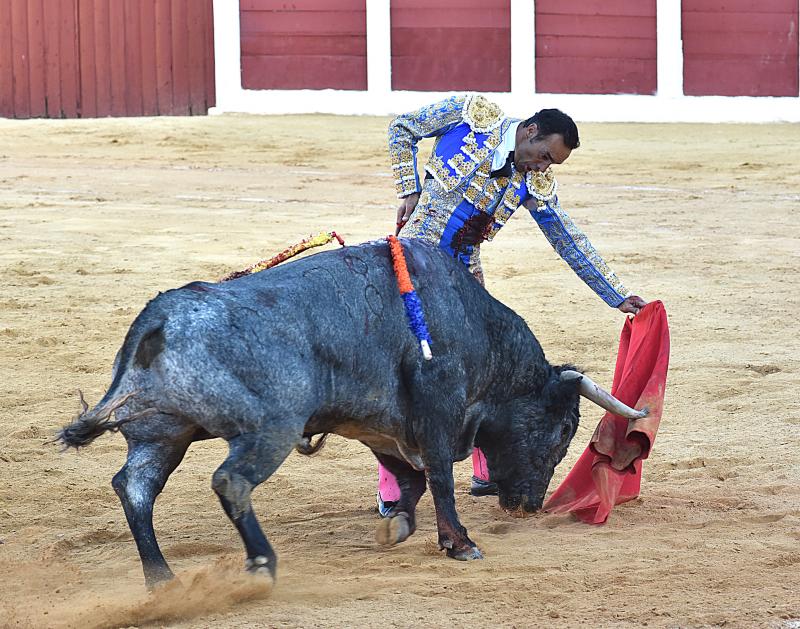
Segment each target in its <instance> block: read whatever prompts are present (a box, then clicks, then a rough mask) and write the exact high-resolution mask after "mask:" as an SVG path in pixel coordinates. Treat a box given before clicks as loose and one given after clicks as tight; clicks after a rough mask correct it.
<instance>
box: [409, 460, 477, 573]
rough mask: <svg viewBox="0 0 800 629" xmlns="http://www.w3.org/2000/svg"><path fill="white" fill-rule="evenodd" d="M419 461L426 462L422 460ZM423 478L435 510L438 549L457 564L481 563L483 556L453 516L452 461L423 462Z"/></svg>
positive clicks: (454, 503) (454, 508)
mask: <svg viewBox="0 0 800 629" xmlns="http://www.w3.org/2000/svg"><path fill="white" fill-rule="evenodd" d="M423 458H426V457H424V456H423ZM425 475H426V477H427V479H428V487H430V490H431V495H432V496H433V505H434V507H435V508H436V527H437V529H438V530H439V548H440V549H444V550H445V551H446V552H447V556H448V557H450V558H452V559H458V560H459V561H468V560H470V559H483V554H482V553H481V551H480V550H479V549H478V547H477V546H476V545H475V542H473V541H472V540H471V539H470V538H469V536H468V535H467V529H465V528H464V527H463V526H462V524H461V522H460V521H459V519H458V513H457V512H456V499H455V484H454V482H453V461H452V458H449V459H443V458H441V457H437V458H434V459H432V460H431V459H428V460H426V461H425Z"/></svg>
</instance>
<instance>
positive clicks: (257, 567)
mask: <svg viewBox="0 0 800 629" xmlns="http://www.w3.org/2000/svg"><path fill="white" fill-rule="evenodd" d="M244 567H245V570H247V572H249V573H250V574H252V575H253V576H255V577H259V578H263V579H265V580H267V581H269V582H270V584H272V583H274V582H275V562H274V561H273V562H270V560H269V558H268V557H264V555H258V556H257V557H253V558H252V559H248V560H247V561H245V562H244Z"/></svg>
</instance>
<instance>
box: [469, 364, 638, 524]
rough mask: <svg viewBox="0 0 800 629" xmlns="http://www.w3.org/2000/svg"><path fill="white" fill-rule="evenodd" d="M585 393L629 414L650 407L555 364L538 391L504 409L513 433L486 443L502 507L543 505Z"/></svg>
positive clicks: (514, 511) (517, 509) (518, 509)
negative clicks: (631, 404)
mask: <svg viewBox="0 0 800 629" xmlns="http://www.w3.org/2000/svg"><path fill="white" fill-rule="evenodd" d="M580 396H583V397H586V398H587V399H590V400H591V401H593V402H595V403H596V404H598V405H600V406H601V407H603V408H604V409H606V410H608V411H610V412H612V413H614V414H616V415H620V416H622V417H626V418H629V419H638V418H641V417H644V416H645V415H647V409H644V410H642V411H637V410H634V409H632V408H630V407H628V406H626V405H625V404H623V403H622V402H620V401H619V400H617V399H616V398H614V397H613V396H611V395H610V394H609V393H607V392H606V391H604V390H603V389H602V388H600V387H599V386H598V385H596V384H595V383H594V382H592V381H591V380H590V379H589V378H588V377H586V376H584V375H583V374H581V373H580V372H578V371H575V370H574V369H573V368H572V367H571V366H564V367H555V368H554V369H553V372H552V374H551V376H550V377H549V379H548V380H547V382H545V384H544V386H543V387H542V388H541V389H540V390H539V391H538V392H537V393H536V394H533V395H530V396H523V397H520V398H518V399H517V400H515V401H514V402H512V404H511V407H510V408H508V409H505V410H507V411H509V417H510V425H507V426H506V429H507V430H508V433H507V434H505V435H499V434H498V435H496V437H499V441H497V440H495V438H494V437H495V436H494V435H492V436H489V439H490V440H491V441H492V442H494V443H493V445H494V446H495V447H486V448H484V452H485V454H486V457H487V461H488V464H489V470H490V473H491V479H492V480H493V481H494V482H496V483H497V486H498V490H499V494H500V506H501V507H502V508H503V509H505V510H506V511H507V512H509V513H510V514H511V515H514V516H524V515H527V514H528V513H532V512H534V511H537V510H538V509H540V508H541V506H542V502H543V501H544V495H545V492H546V491H547V486H548V485H549V484H550V480H551V479H552V478H553V473H554V471H555V468H556V465H558V464H559V462H560V461H561V459H563V458H564V455H565V454H566V453H567V447H568V446H569V443H570V441H572V438H573V437H574V436H575V431H576V430H577V429H578V419H579V416H580V413H579V408H578V407H579V401H580ZM487 445H488V444H487Z"/></svg>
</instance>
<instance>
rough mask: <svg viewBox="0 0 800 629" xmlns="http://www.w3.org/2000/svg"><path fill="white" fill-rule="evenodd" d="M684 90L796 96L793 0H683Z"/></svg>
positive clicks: (796, 77)
mask: <svg viewBox="0 0 800 629" xmlns="http://www.w3.org/2000/svg"><path fill="white" fill-rule="evenodd" d="M682 16H683V19H682V24H683V55H684V56H683V77H684V78H683V80H684V92H685V93H686V94H689V95H692V96H706V95H718V96H797V95H798V66H797V63H798V60H797V28H798V22H797V20H798V15H797V0H758V2H754V1H753V0H683V5H682Z"/></svg>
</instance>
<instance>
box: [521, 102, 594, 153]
mask: <svg viewBox="0 0 800 629" xmlns="http://www.w3.org/2000/svg"><path fill="white" fill-rule="evenodd" d="M534 123H535V124H536V126H537V127H538V128H539V132H538V133H537V136H540V137H541V136H547V135H553V134H554V133H558V134H559V135H560V136H561V137H562V138H564V144H566V146H567V148H569V149H576V148H578V147H579V146H580V145H581V141H580V138H578V127H577V125H576V124H575V121H574V120H573V119H572V118H570V117H569V116H568V115H567V114H565V113H564V112H563V111H561V110H560V109H542V110H540V111H537V112H536V113H535V114H533V115H532V116H531V117H530V118H528V119H527V120H526V121H525V122H523V123H522V124H523V126H526V127H529V126H531V125H532V124H534Z"/></svg>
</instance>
